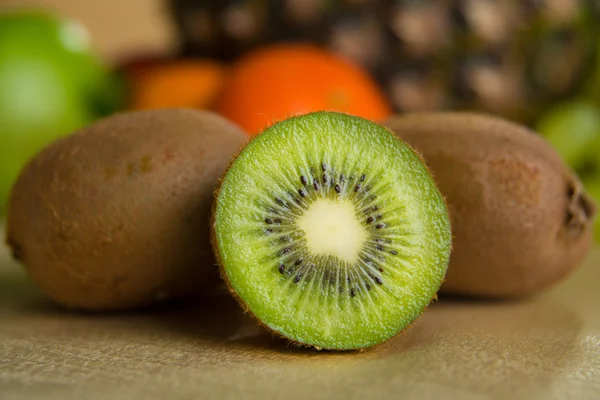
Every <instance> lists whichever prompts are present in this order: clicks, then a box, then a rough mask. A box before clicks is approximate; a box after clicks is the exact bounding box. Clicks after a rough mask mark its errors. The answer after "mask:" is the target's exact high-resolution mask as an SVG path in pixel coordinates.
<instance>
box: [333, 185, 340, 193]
mask: <svg viewBox="0 0 600 400" xmlns="http://www.w3.org/2000/svg"><path fill="white" fill-rule="evenodd" d="M334 189H335V192H336V193H337V194H340V193H341V192H342V188H341V187H340V185H335V188H334Z"/></svg>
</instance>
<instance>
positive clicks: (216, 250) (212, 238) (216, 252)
mask: <svg viewBox="0 0 600 400" xmlns="http://www.w3.org/2000/svg"><path fill="white" fill-rule="evenodd" d="M386 129H387V130H388V131H389V132H390V133H391V134H392V135H394V132H393V131H391V129H389V128H386ZM257 137H259V135H256V136H254V137H252V138H250V140H249V141H248V143H246V145H245V146H244V148H245V147H246V146H247V145H248V144H249V143H250V142H251V141H252V140H255V139H256V138H257ZM405 144H406V145H407V147H408V148H409V149H410V150H411V151H412V152H413V153H414V154H415V155H416V156H417V157H418V158H419V159H420V160H421V161H422V162H423V164H425V160H424V158H423V156H422V154H421V153H420V152H419V151H418V150H417V149H415V148H414V147H412V146H411V145H410V144H409V143H407V142H405ZM243 150H244V149H243V148H242V149H240V151H239V152H238V153H237V154H235V155H234V156H233V157H232V158H231V160H230V162H229V164H228V166H227V169H226V170H225V172H224V173H223V176H222V177H221V179H220V180H219V186H218V187H217V189H216V190H215V191H214V199H213V202H212V210H211V219H210V226H211V230H210V242H211V246H212V250H213V254H214V257H215V259H216V261H217V263H218V265H219V272H220V276H221V279H222V280H223V281H224V282H225V285H226V287H227V290H228V292H229V293H230V294H231V296H232V297H233V298H234V299H235V300H236V301H237V302H238V304H239V305H240V307H241V308H242V310H243V312H244V313H246V314H248V315H249V316H250V317H251V318H252V319H253V320H254V321H255V322H256V323H257V325H258V326H260V327H261V328H262V329H264V330H265V331H266V332H268V333H269V334H271V335H272V336H274V337H276V338H278V339H283V340H285V341H286V342H287V345H288V346H290V347H292V348H305V349H312V350H317V351H321V350H325V351H330V352H339V353H347V352H353V351H354V352H362V351H365V350H373V349H375V348H378V347H380V346H382V345H384V344H385V343H387V342H388V341H390V340H392V339H394V338H395V337H396V335H395V336H392V337H390V338H388V339H386V340H384V341H383V342H381V343H378V344H376V345H373V346H371V347H369V348H359V349H335V348H331V349H330V348H325V347H318V346H314V345H310V344H306V343H302V342H298V341H296V340H294V339H292V338H289V337H287V336H285V335H283V334H281V333H280V332H278V331H276V330H274V329H272V328H271V327H270V326H268V325H266V324H265V323H263V322H262V321H261V320H260V319H259V318H258V317H257V316H256V315H254V313H253V312H252V310H250V308H249V307H248V305H247V304H246V303H245V302H244V300H243V299H242V298H241V297H240V296H239V295H238V294H237V292H236V290H235V288H234V287H233V286H232V285H231V281H230V280H229V276H228V275H227V273H226V272H225V267H224V265H223V260H222V258H221V252H220V250H219V243H218V239H217V233H216V210H217V202H218V199H219V193H220V191H221V186H222V183H223V180H224V179H225V176H226V175H227V173H228V172H229V169H230V168H231V166H232V165H233V163H234V162H235V160H236V159H237V157H238V156H239V155H240V153H241V152H242V151H243ZM425 166H426V168H427V170H428V172H429V174H430V175H431V176H433V175H432V172H431V170H429V168H428V167H427V165H426V164H425ZM442 198H443V199H444V202H445V204H447V201H446V199H445V198H444V197H442ZM451 217H452V215H451V214H450V213H448V218H449V219H450V218H451ZM438 290H439V288H438ZM437 299H438V294H437V292H436V293H435V294H434V295H433V297H432V298H431V300H430V301H429V305H431V304H433V303H434V302H436V301H437ZM427 307H428V306H427ZM427 307H425V309H424V310H423V312H422V313H421V314H420V315H419V316H418V317H417V318H416V319H415V320H414V321H412V322H411V323H410V324H409V325H408V326H407V327H406V328H404V329H403V330H402V331H401V332H398V334H400V333H403V332H407V331H408V330H409V329H411V328H412V327H414V325H415V324H416V323H417V321H418V320H419V319H420V317H421V316H422V315H423V313H424V312H425V311H426V310H427Z"/></svg>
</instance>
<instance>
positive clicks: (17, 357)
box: [0, 249, 600, 400]
mask: <svg viewBox="0 0 600 400" xmlns="http://www.w3.org/2000/svg"><path fill="white" fill-rule="evenodd" d="M599 264H600V250H595V251H594V252H593V253H592V254H591V256H590V257H589V259H588V261H587V262H586V263H585V265H583V266H582V268H580V269H579V270H578V271H577V272H575V273H574V274H573V275H572V276H571V277H570V278H569V279H568V280H566V281H565V282H563V283H561V284H560V285H558V286H557V287H555V288H553V289H551V290H550V291H548V292H546V293H543V294H541V295H539V296H537V297H535V298H533V299H530V300H527V301H520V302H473V301H471V302H468V301H460V300H456V299H454V300H453V299H445V298H442V299H441V300H440V302H439V303H437V304H435V305H433V306H431V307H430V308H429V309H428V311H427V312H425V313H424V314H423V316H422V317H421V318H420V319H419V320H418V321H417V323H416V324H414V326H413V327H412V328H411V329H409V330H408V332H405V333H401V334H399V335H398V336H397V337H395V338H394V339H392V340H390V341H388V342H387V343H385V344H383V345H380V346H378V347H375V348H373V349H370V350H364V351H361V352H349V353H348V352H347V353H331V352H325V351H322V352H317V351H311V350H305V349H297V348H294V347H291V346H290V345H288V344H287V343H286V342H285V341H283V340H281V339H274V338H273V337H271V336H270V335H269V334H266V333H264V332H263V331H262V330H261V329H260V328H258V327H257V326H256V324H255V323H254V322H253V321H252V320H251V319H250V318H249V317H248V316H247V315H244V314H243V313H242V312H241V310H240V308H239V307H238V306H237V304H236V303H234V302H233V301H232V300H231V299H230V298H229V296H227V295H215V296H214V297H212V298H210V299H204V300H202V301H197V302H195V303H194V304H187V305H181V304H180V305H179V306H174V305H171V306H169V307H166V306H163V307H161V308H159V309H154V310H147V311H144V312H136V313H127V314H112V315H89V314H77V313H71V312H66V311H63V310H61V309H59V308H57V307H55V306H53V305H52V304H50V303H49V302H48V301H46V300H45V299H44V298H43V297H42V296H41V295H40V294H39V293H38V292H37V291H36V289H35V288H34V287H33V285H32V284H31V283H30V282H29V281H28V280H27V278H26V276H25V275H24V273H23V272H22V270H21V268H20V267H18V266H17V265H15V264H14V263H13V262H12V261H10V260H9V257H8V255H7V254H6V250H5V249H2V250H0V349H1V350H2V351H1V352H0V399H2V400H9V399H10V400H12V399H18V400H21V399H27V400H35V399H61V400H62V399H71V398H72V399H75V398H77V399H80V398H85V399H107V398H113V399H117V400H118V399H161V400H162V399H191V398H218V399H222V398H245V399H248V398H250V399H253V398H256V399H259V398H260V399H262V398H265V397H266V398H279V397H285V398H289V399H295V398H307V397H309V398H311V399H320V398H343V399H352V398H361V399H362V398H368V399H377V398H403V399H411V398H414V399H428V398H436V399H437V398H443V399H467V400H469V399H503V398H510V399H521V398H522V399H544V400H548V399H600V291H598V289H597V285H598V282H600V268H599V266H600V265H599Z"/></svg>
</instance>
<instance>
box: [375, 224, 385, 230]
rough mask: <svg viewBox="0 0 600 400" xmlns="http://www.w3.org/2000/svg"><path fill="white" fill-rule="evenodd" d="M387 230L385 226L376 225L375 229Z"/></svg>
mask: <svg viewBox="0 0 600 400" xmlns="http://www.w3.org/2000/svg"><path fill="white" fill-rule="evenodd" d="M381 228H385V224H377V225H375V229H381Z"/></svg>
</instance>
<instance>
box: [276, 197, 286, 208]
mask: <svg viewBox="0 0 600 400" xmlns="http://www.w3.org/2000/svg"><path fill="white" fill-rule="evenodd" d="M275 202H277V204H279V205H280V206H283V207H285V202H284V201H283V200H281V199H280V198H279V197H275Z"/></svg>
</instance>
